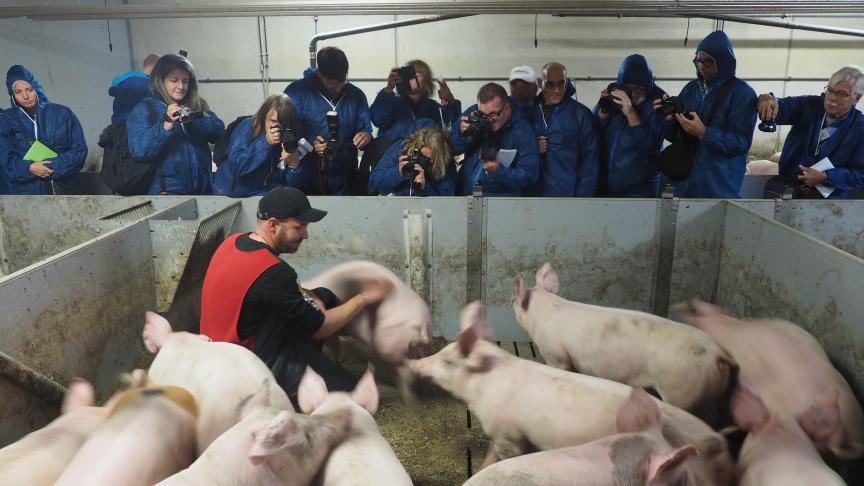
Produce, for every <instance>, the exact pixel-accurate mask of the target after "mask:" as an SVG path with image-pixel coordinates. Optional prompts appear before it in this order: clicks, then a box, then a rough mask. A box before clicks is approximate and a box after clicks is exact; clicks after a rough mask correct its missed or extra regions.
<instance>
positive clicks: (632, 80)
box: [618, 54, 654, 95]
mask: <svg viewBox="0 0 864 486" xmlns="http://www.w3.org/2000/svg"><path fill="white" fill-rule="evenodd" d="M618 82H619V83H621V84H635V85H637V86H642V87H643V88H645V94H646V95H648V94H649V93H651V92H652V91H653V90H654V73H652V72H651V65H650V64H648V60H647V59H645V56H643V55H641V54H631V55H629V56H627V57H625V58H624V62H622V63H621V68H619V69H618Z"/></svg>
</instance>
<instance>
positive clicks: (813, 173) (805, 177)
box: [798, 165, 828, 186]
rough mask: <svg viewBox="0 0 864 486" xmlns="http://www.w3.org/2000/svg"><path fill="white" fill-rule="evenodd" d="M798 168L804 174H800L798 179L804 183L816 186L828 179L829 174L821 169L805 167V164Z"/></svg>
mask: <svg viewBox="0 0 864 486" xmlns="http://www.w3.org/2000/svg"><path fill="white" fill-rule="evenodd" d="M798 168H799V169H801V172H803V174H801V175H799V176H798V180H799V181H801V182H803V183H804V185H807V186H815V185H816V184H824V183H825V181H827V180H828V176H826V175H825V173H824V172H822V171H821V170H817V169H814V168H812V167H804V166H803V165H799V166H798Z"/></svg>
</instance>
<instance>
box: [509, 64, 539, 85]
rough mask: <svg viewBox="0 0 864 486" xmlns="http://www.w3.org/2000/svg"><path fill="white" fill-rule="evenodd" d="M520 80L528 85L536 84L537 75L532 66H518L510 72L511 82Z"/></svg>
mask: <svg viewBox="0 0 864 486" xmlns="http://www.w3.org/2000/svg"><path fill="white" fill-rule="evenodd" d="M516 79H520V80H522V81H525V82H526V83H536V82H537V73H536V72H534V69H532V68H531V66H516V67H514V68H513V69H511V70H510V81H514V80H516Z"/></svg>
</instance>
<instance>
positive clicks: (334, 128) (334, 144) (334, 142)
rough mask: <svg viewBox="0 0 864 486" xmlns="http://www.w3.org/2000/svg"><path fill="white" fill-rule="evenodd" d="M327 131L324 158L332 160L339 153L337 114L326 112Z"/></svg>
mask: <svg viewBox="0 0 864 486" xmlns="http://www.w3.org/2000/svg"><path fill="white" fill-rule="evenodd" d="M327 130H329V131H330V139H329V140H327V148H326V149H325V150H324V158H326V159H327V160H333V157H335V156H336V152H338V151H339V113H337V112H335V111H328V112H327Z"/></svg>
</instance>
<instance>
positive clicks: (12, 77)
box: [6, 64, 48, 108]
mask: <svg viewBox="0 0 864 486" xmlns="http://www.w3.org/2000/svg"><path fill="white" fill-rule="evenodd" d="M16 81H27V82H28V83H30V86H33V89H34V90H35V91H36V95H37V96H39V103H47V102H48V97H47V96H45V90H44V89H43V88H42V83H40V82H39V80H38V79H36V76H34V75H33V73H31V72H30V71H28V70H27V68H25V67H24V66H21V65H20V64H16V65H14V66H12V67H10V68H9V71H7V72H6V92H8V93H9V101H10V102H11V106H12V108H16V107H18V104H17V103H15V97H14V96H12V85H13V84H15V82H16Z"/></svg>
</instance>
